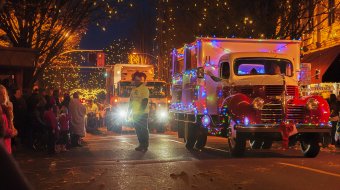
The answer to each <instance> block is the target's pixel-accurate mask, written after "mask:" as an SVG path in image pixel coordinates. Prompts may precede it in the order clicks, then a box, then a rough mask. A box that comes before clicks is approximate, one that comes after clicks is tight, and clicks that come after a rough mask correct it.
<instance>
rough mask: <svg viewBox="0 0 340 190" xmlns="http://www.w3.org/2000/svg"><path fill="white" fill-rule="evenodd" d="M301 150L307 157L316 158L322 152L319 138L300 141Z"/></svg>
mask: <svg viewBox="0 0 340 190" xmlns="http://www.w3.org/2000/svg"><path fill="white" fill-rule="evenodd" d="M300 146H301V151H302V153H303V155H304V156H305V157H307V158H315V157H316V156H317V155H318V154H319V152H320V146H319V143H318V141H317V140H312V139H311V140H308V141H301V142H300Z"/></svg>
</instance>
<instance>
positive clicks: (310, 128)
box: [234, 124, 332, 133]
mask: <svg viewBox="0 0 340 190" xmlns="http://www.w3.org/2000/svg"><path fill="white" fill-rule="evenodd" d="M234 129H235V130H236V131H237V132H241V133H280V132H281V131H280V127H279V125H277V124H270V125H267V124H266V125H263V124H259V125H247V126H246V125H236V126H235V128H234ZM296 129H297V131H298V133H330V132H331V130H332V126H330V125H309V124H296Z"/></svg>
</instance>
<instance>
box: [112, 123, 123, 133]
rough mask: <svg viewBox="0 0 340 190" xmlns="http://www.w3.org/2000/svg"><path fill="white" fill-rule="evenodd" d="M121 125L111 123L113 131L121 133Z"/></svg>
mask: <svg viewBox="0 0 340 190" xmlns="http://www.w3.org/2000/svg"><path fill="white" fill-rule="evenodd" d="M122 130H123V126H122V125H113V131H114V132H116V133H122Z"/></svg>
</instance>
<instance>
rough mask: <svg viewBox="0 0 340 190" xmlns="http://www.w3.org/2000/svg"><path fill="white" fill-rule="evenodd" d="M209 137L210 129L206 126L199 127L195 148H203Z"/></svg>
mask: <svg viewBox="0 0 340 190" xmlns="http://www.w3.org/2000/svg"><path fill="white" fill-rule="evenodd" d="M207 139H208V129H206V128H203V127H201V128H199V129H198V134H197V142H196V144H195V148H197V149H202V148H204V146H205V145H206V144H207Z"/></svg>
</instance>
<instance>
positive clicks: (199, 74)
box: [196, 67, 204, 79]
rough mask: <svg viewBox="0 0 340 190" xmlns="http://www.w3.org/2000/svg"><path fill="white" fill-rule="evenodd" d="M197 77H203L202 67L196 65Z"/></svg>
mask: <svg viewBox="0 0 340 190" xmlns="http://www.w3.org/2000/svg"><path fill="white" fill-rule="evenodd" d="M196 75H197V78H199V79H202V78H204V68H203V67H198V68H197V71H196Z"/></svg>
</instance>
